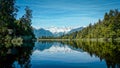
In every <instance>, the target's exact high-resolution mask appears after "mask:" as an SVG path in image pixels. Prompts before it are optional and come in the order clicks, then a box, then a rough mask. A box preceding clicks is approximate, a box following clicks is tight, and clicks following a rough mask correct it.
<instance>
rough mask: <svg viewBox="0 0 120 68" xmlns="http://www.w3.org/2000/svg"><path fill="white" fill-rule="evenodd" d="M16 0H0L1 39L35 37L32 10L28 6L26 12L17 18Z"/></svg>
mask: <svg viewBox="0 0 120 68" xmlns="http://www.w3.org/2000/svg"><path fill="white" fill-rule="evenodd" d="M15 3H16V1H15V0H0V41H10V40H11V39H15V40H16V39H17V38H18V39H20V40H28V39H29V40H31V39H33V38H35V36H34V34H33V28H32V26H31V24H32V23H31V18H32V10H31V9H30V8H29V7H28V6H26V8H25V14H24V15H23V16H22V17H20V18H19V19H17V12H18V11H19V10H18V6H16V5H15Z"/></svg>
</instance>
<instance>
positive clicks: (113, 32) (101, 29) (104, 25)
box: [62, 9, 120, 39]
mask: <svg viewBox="0 0 120 68" xmlns="http://www.w3.org/2000/svg"><path fill="white" fill-rule="evenodd" d="M118 37H120V12H119V11H118V10H117V9H115V10H110V11H109V13H105V15H104V19H103V20H99V21H98V22H97V23H95V24H94V25H92V24H89V26H87V27H86V28H84V29H83V30H81V31H78V32H77V34H76V32H74V33H72V34H69V35H65V36H63V37H62V38H72V39H74V38H76V39H80V38H90V39H92V38H97V39H98V38H106V39H109V38H111V39H116V38H118Z"/></svg>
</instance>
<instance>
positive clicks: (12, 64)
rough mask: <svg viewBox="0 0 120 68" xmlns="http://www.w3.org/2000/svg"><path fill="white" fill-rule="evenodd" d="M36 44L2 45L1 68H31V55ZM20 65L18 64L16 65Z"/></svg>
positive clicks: (0, 54)
mask: <svg viewBox="0 0 120 68" xmlns="http://www.w3.org/2000/svg"><path fill="white" fill-rule="evenodd" d="M33 47H34V42H29V43H23V44H21V45H19V46H18V45H13V44H11V43H7V44H6V43H1V44H0V68H16V66H17V67H18V66H19V67H21V68H30V66H31V64H30V55H31V54H32V50H33ZM16 63H18V64H16Z"/></svg>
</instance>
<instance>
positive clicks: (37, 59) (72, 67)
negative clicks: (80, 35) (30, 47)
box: [32, 41, 120, 68]
mask: <svg viewBox="0 0 120 68" xmlns="http://www.w3.org/2000/svg"><path fill="white" fill-rule="evenodd" d="M35 45H36V46H35V47H34V52H33V55H32V64H33V65H32V68H35V67H36V66H37V67H41V68H48V67H52V68H55V67H69V68H80V67H82V68H87V67H92V68H96V67H97V68H110V67H111V68H120V61H119V60H120V58H119V57H120V43H117V42H91V41H89V42H80V41H73V42H36V43H35ZM46 65H47V66H48V67H47V66H46Z"/></svg>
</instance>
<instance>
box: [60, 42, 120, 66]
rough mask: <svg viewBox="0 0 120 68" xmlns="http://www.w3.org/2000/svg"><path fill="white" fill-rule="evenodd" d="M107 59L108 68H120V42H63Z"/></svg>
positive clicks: (101, 58)
mask: <svg viewBox="0 0 120 68" xmlns="http://www.w3.org/2000/svg"><path fill="white" fill-rule="evenodd" d="M62 43H63V44H69V45H71V46H73V47H75V48H80V49H82V50H83V51H85V52H88V53H89V54H90V55H91V56H93V55H95V56H97V57H99V58H100V60H101V61H102V60H105V61H106V65H107V67H108V68H120V42H92V41H87V42H83V41H81V42H80V41H72V42H62Z"/></svg>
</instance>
